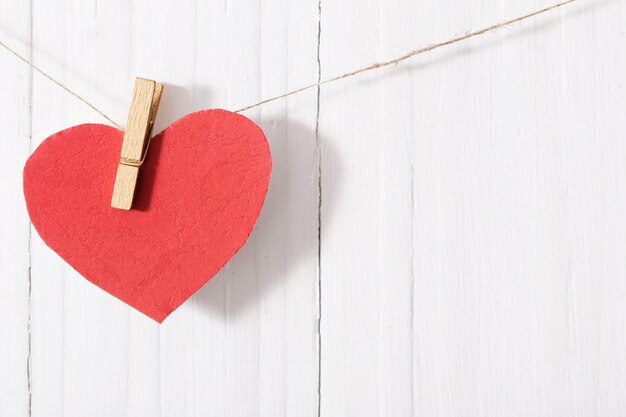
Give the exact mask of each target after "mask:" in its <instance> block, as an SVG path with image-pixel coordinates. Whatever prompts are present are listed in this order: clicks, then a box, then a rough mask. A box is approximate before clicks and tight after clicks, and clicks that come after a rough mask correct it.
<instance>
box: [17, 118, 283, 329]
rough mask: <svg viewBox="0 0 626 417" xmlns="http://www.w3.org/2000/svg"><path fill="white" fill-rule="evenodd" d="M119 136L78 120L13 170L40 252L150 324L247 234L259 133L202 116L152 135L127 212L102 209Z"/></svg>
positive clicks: (263, 164) (262, 149)
mask: <svg viewBox="0 0 626 417" xmlns="http://www.w3.org/2000/svg"><path fill="white" fill-rule="evenodd" d="M122 139H123V133H122V132H121V131H119V130H117V129H115V128H112V127H109V126H104V125H98V124H85V125H80V126H75V127H72V128H69V129H66V130H63V131H61V132H58V133H56V134H54V135H52V136H50V137H49V138H48V139H46V140H45V141H44V142H43V143H42V144H41V145H40V146H39V147H38V148H37V150H36V151H35V152H34V153H33V154H32V155H31V157H30V158H29V159H28V161H27V162H26V166H25V167H24V195H25V198H26V204H27V207H28V212H29V214H30V218H31V220H32V222H33V225H34V226H35V228H36V230H37V232H38V233H39V235H40V236H41V238H42V239H43V240H44V242H46V244H47V245H48V246H49V247H50V248H51V249H53V250H54V251H55V252H56V253H58V254H59V255H60V256H61V257H62V258H63V259H65V260H66V261H67V262H68V263H69V264H70V265H71V266H72V267H73V268H74V269H76V270H77V271H78V272H79V273H80V274H82V275H83V276H84V277H85V278H87V279H88V280H89V281H91V282H92V283H94V284H96V285H97V286H99V287H100V288H102V289H104V290H105V291H107V292H109V293H110V294H112V295H114V296H115V297H117V298H119V299H120V300H122V301H124V302H125V303H127V304H129V305H130V306H132V307H134V308H136V309H137V310H139V311H141V312H143V313H144V314H146V315H148V316H149V317H151V318H153V319H154V320H156V321H158V322H162V321H163V320H164V319H165V317H167V316H168V315H169V314H170V313H171V312H172V311H174V310H175V309H176V308H177V307H178V306H180V305H181V304H182V303H183V302H184V301H185V300H186V299H187V298H189V297H190V296H191V295H192V294H193V293H194V292H195V291H196V290H198V289H199V288H200V287H201V286H202V285H203V284H205V283H206V282H207V281H208V280H209V279H210V278H211V277H213V276H214V275H215V273H217V272H218V271H219V270H220V268H221V267H222V266H223V265H224V264H225V263H226V262H227V261H228V260H229V259H230V258H231V257H232V256H233V255H234V254H235V253H236V252H237V250H238V249H239V248H240V247H241V246H242V245H243V243H244V242H245V241H246V239H247V238H248V236H249V234H250V232H251V231H252V227H253V226H254V223H255V221H256V219H257V217H258V215H259V212H260V210H261V207H262V205H263V200H264V199H265V195H266V193H267V187H268V183H269V178H270V172H271V156H270V152H269V146H268V144H267V141H266V139H265V136H264V135H263V132H262V131H261V129H260V128H259V127H258V126H256V125H255V124H254V123H253V122H251V121H250V120H249V119H247V118H245V117H244V116H241V115H238V114H235V113H231V112H228V111H225V110H205V111H200V112H197V113H192V114H189V115H187V116H185V117H183V118H182V119H179V120H178V121H176V122H174V123H173V124H172V125H170V126H169V127H168V128H167V129H165V130H164V131H163V132H161V133H160V134H159V135H157V136H155V137H154V138H153V139H152V143H151V145H150V149H149V152H148V157H147V159H146V162H145V163H144V165H143V166H142V168H141V172H140V176H139V181H138V184H137V191H136V194H135V200H134V204H133V210H131V211H123V210H117V209H114V208H111V206H110V203H111V193H112V191H113V183H114V180H115V172H116V170H117V166H118V163H119V157H120V149H121V145H122Z"/></svg>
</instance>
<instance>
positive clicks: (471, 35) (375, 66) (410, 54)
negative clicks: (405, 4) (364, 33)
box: [235, 0, 576, 113]
mask: <svg viewBox="0 0 626 417" xmlns="http://www.w3.org/2000/svg"><path fill="white" fill-rule="evenodd" d="M575 1H576V0H567V1H564V2H561V3H557V4H553V5H552V6H548V7H545V8H543V9H540V10H536V11H534V12H532V13H529V14H526V15H524V16H520V17H516V18H514V19H510V20H507V21H505V22H501V23H497V24H495V25H492V26H489V27H486V28H483V29H480V30H477V31H475V32H470V33H467V34H465V35H461V36H458V37H455V38H452V39H448V40H447V41H443V42H440V43H435V44H432V45H428V46H425V47H423V48H420V49H415V50H413V51H410V52H407V53H406V54H404V55H402V56H400V57H398V58H395V59H392V60H391V61H384V62H378V63H375V64H371V65H369V66H367V67H363V68H359V69H357V70H354V71H350V72H346V73H345V74H341V75H338V76H335V77H332V78H327V79H325V80H322V81H319V82H317V83H313V84H310V85H307V86H304V87H300V88H297V89H295V90H292V91H288V92H286V93H283V94H281V95H278V96H275V97H271V98H268V99H265V100H261V101H259V102H258V103H254V104H251V105H249V106H245V107H242V108H240V109H238V110H235V113H240V112H243V111H246V110H249V109H252V108H254V107H258V106H260V105H262V104H265V103H270V102H272V101H275V100H279V99H281V98H285V97H289V96H291V95H294V94H297V93H300V92H302V91H306V90H309V89H311V88H315V87H319V86H321V85H324V84H328V83H332V82H335V81H339V80H343V79H344V78H350V77H354V76H355V75H359V74H363V73H364V72H368V71H372V70H375V69H379V68H384V67H388V66H390V65H395V64H399V63H400V62H402V61H405V60H407V59H409V58H412V57H414V56H416V55H421V54H424V53H426V52H430V51H433V50H435V49H439V48H442V47H444V46H448V45H452V44H455V43H457V42H462V41H465V40H468V39H470V38H474V37H476V36H480V35H483V34H485V33H487V32H492V31H494V30H497V29H501V28H503V27H505V26H509V25H512V24H513V23H517V22H521V21H522V20H526V19H529V18H531V17H534V16H537V15H540V14H542V13H546V12H549V11H550V10H554V9H558V8H559V7H562V6H565V5H566V4H569V3H573V2H575Z"/></svg>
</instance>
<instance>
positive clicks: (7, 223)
mask: <svg viewBox="0 0 626 417" xmlns="http://www.w3.org/2000/svg"><path fill="white" fill-rule="evenodd" d="M30 28H31V25H30V5H29V4H28V2H19V4H11V3H7V2H3V3H2V4H0V40H1V41H2V42H3V43H5V44H6V45H7V46H9V47H10V48H12V49H14V50H16V51H17V52H18V53H20V54H22V55H23V56H25V57H28V56H29V55H30ZM30 82H31V71H30V68H29V67H28V66H27V65H24V63H22V62H20V61H18V60H17V59H16V58H15V57H14V56H13V55H12V54H11V53H9V52H8V51H6V50H5V49H1V50H0V92H1V96H2V100H1V101H0V126H2V135H1V136H0V189H1V190H2V198H1V199H0V231H1V233H0V415H3V416H15V417H22V416H28V413H29V400H30V399H29V376H28V374H29V367H28V360H29V343H30V341H29V313H28V309H29V235H30V225H29V222H28V216H27V215H26V213H25V207H24V199H23V198H22V167H23V164H24V161H25V160H26V157H27V156H28V153H29V148H30V126H31V124H30V123H31V120H30Z"/></svg>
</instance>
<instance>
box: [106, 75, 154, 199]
mask: <svg viewBox="0 0 626 417" xmlns="http://www.w3.org/2000/svg"><path fill="white" fill-rule="evenodd" d="M162 93H163V85H162V84H157V83H156V82H155V81H153V80H146V79H144V78H136V79H135V87H134V89H133V98H132V101H131V103H130V110H129V113H128V122H127V123H126V130H125V131H124V141H123V142H122V150H121V154H120V164H119V166H118V168H117V173H116V175H115V183H114V186H113V196H112V197H111V207H113V208H117V209H121V210H130V209H131V207H132V205H133V198H134V196H135V187H136V185H137V178H139V168H140V166H141V164H142V163H143V160H144V158H145V154H146V151H147V149H148V146H149V145H150V139H151V136H152V126H153V125H154V121H155V118H156V115H157V111H158V109H159V103H160V101H161V94H162Z"/></svg>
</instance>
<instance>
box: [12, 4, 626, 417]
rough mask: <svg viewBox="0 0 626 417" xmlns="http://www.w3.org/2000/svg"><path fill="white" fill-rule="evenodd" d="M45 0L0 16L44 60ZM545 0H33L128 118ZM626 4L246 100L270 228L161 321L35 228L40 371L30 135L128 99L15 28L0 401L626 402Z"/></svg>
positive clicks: (487, 406) (273, 81)
mask: <svg viewBox="0 0 626 417" xmlns="http://www.w3.org/2000/svg"><path fill="white" fill-rule="evenodd" d="M22 3H25V2H10V3H7V4H2V5H0V11H1V12H2V13H0V22H1V24H2V25H1V27H0V34H1V35H2V37H3V40H6V41H7V42H10V43H11V45H12V46H15V47H16V48H18V49H19V50H20V52H22V53H24V54H26V55H28V54H29V53H30V46H29V45H30V33H31V26H30V22H31V10H30V8H29V5H28V4H22ZM26 3H28V2H26ZM547 5H549V2H547V1H545V0H531V1H528V2H519V3H514V2H507V3H503V2H496V1H494V0H488V1H482V2H473V3H471V4H470V3H466V4H463V3H459V2H453V1H451V0H445V1H434V0H431V1H419V2H415V1H409V0H384V1H383V0H345V1H342V2H330V1H326V0H321V2H319V1H318V0H305V1H303V2H298V3H297V4H295V3H294V2H289V1H287V0H273V1H271V2H267V1H265V2H261V1H259V0H244V1H240V2H231V1H225V2H200V1H192V0H183V1H180V2H176V4H174V3H172V2H166V1H165V0H157V1H148V0H139V1H135V2H119V1H118V2H101V1H100V2H98V1H96V0H90V1H81V2H75V1H70V0H54V1H48V0H34V1H33V3H32V36H33V37H32V41H33V43H32V44H33V59H34V60H35V62H36V63H37V64H38V65H39V66H40V67H42V68H46V70H47V71H49V73H50V74H51V75H53V76H54V77H55V78H56V79H59V80H60V81H62V82H64V83H65V84H66V85H69V86H72V88H73V89H74V90H76V91H77V92H78V93H79V94H80V95H81V96H83V97H85V98H87V99H88V100H89V101H90V102H93V103H94V104H95V105H97V107H98V108H102V109H106V110H107V114H110V115H111V116H112V117H113V118H114V120H116V121H117V122H118V123H119V122H122V121H123V120H125V118H126V115H127V112H128V91H129V89H130V88H131V86H132V82H133V78H134V77H135V76H138V75H140V76H144V77H148V78H152V79H157V80H160V81H161V80H162V81H163V82H164V83H165V84H166V91H165V93H164V96H163V101H162V103H161V106H160V110H159V118H158V120H157V126H156V127H155V130H156V132H158V131H160V130H161V129H162V128H163V127H164V126H166V125H167V124H169V123H171V122H172V121H174V120H176V119H177V118H179V117H180V116H182V115H184V114H186V113H189V112H191V111H194V110H199V109H202V108H209V107H223V108H227V109H236V108H241V107H244V106H246V105H248V104H251V103H254V102H256V101H259V100H260V99H263V98H266V97H271V96H275V95H278V94H281V93H283V92H284V91H287V90H290V89H294V88H297V87H300V86H302V85H307V84H310V83H312V82H315V81H317V80H318V77H319V75H320V74H318V70H321V76H322V77H324V78H326V77H330V76H334V75H337V74H341V73H343V72H346V71H349V70H351V69H353V68H357V67H360V66H365V65H368V64H370V63H372V62H378V61H383V60H386V59H389V58H392V57H395V56H398V55H400V54H402V53H403V52H405V51H407V50H412V49H415V48H416V47H419V46H424V45H427V44H431V43H435V42H438V41H441V40H444V39H448V38H450V37H452V36H456V35H459V34H462V33H465V32H466V31H471V30H472V29H476V28H480V27H484V26H488V25H490V24H493V23H494V22H498V21H501V20H505V19H508V18H511V17H513V16H517V15H521V14H525V13H527V12H529V11H531V10H533V9H538V8H541V7H545V6H547ZM320 13H321V16H320ZM139 17H140V19H139ZM624 22H626V7H625V6H624V3H623V2H620V1H615V0H607V1H604V0H600V1H594V2H591V1H590V2H583V1H581V2H577V4H575V5H573V6H571V7H568V8H567V9H563V10H560V11H558V12H556V13H552V14H550V15H548V16H543V17H540V18H539V19H536V20H533V22H530V23H524V24H516V25H512V26H510V27H508V28H507V29H505V30H502V31H499V32H498V33H497V34H493V35H487V36H485V37H482V38H479V39H473V40H471V41H469V42H467V43H464V44H460V45H456V46H453V47H450V48H445V49H442V50H439V51H436V52H434V53H432V54H429V55H427V56H423V57H421V58H420V59H417V60H415V61H411V62H410V63H408V64H407V65H401V66H396V67H393V68H388V69H385V70H382V71H380V72H376V73H372V74H368V75H365V76H363V77H359V78H355V79H352V80H346V81H342V82H340V83H337V84H333V85H328V86H324V87H322V88H321V91H320V95H319V100H318V95H317V94H316V92H315V91H311V92H306V93H303V94H302V95H298V96H293V97H290V98H288V99H287V100H284V101H277V102H275V103H271V104H268V105H267V106H263V107H260V108H258V109H254V110H252V111H249V112H247V113H246V116H248V117H250V118H251V119H253V120H254V121H255V122H256V123H258V124H260V126H261V127H262V128H263V129H264V131H265V133H266V135H267V137H268V140H269V141H270V145H271V151H272V156H273V160H274V171H273V176H272V180H271V184H270V191H269V194H268V198H267V201H266V204H265V207H264V210H263V212H262V214H261V217H260V219H259V223H258V225H257V227H256V229H255V231H254V232H253V234H252V236H251V238H250V241H249V242H248V243H247V244H246V245H245V246H244V248H243V249H242V251H241V252H240V253H238V254H237V256H236V257H235V258H234V259H233V260H232V262H230V263H229V264H228V265H227V266H226V268H225V269H224V270H223V271H222V272H221V273H220V275H219V276H218V277H216V278H215V279H213V280H212V281H211V282H210V283H209V284H208V285H206V286H205V287H204V288H203V289H201V290H200V291H199V292H198V294H196V295H195V296H194V297H193V298H192V299H191V300H190V301H189V302H188V303H186V304H185V305H183V307H181V308H180V309H179V310H178V311H177V312H176V313H175V314H174V315H173V316H172V317H170V319H168V321H167V322H166V323H165V324H164V325H162V326H158V325H156V324H154V323H152V322H150V321H149V320H148V319H144V318H143V317H141V316H140V315H137V314H136V313H134V312H133V311H132V310H130V309H129V308H127V307H125V306H124V305H123V304H121V303H120V302H118V301H117V300H115V299H112V298H111V297H109V296H107V295H106V294H104V293H103V292H101V291H99V290H97V289H96V288H94V287H93V286H91V285H90V284H88V283H87V282H86V281H85V280H84V279H82V278H81V277H80V276H79V275H78V274H77V273H75V272H74V271H72V270H71V269H70V268H69V267H67V266H66V265H65V264H64V263H63V262H62V261H61V260H60V259H59V258H58V257H57V256H56V255H54V254H53V253H51V251H50V250H49V249H48V248H46V247H45V246H44V245H43V244H42V242H41V241H40V240H39V238H38V237H37V235H36V233H33V236H32V240H31V248H32V249H31V258H32V271H31V275H32V296H31V297H30V317H31V333H30V338H31V350H30V352H31V354H32V355H31V362H30V364H31V367H30V372H29V371H28V369H27V366H26V364H27V358H28V355H29V334H28V317H29V295H28V265H29V264H28V241H29V236H28V233H29V230H28V225H27V223H26V222H27V219H26V217H25V210H24V207H23V203H22V198H21V190H20V170H21V166H22V164H23V161H24V158H25V157H26V154H27V153H28V146H27V143H28V136H29V133H28V132H30V129H31V123H32V134H33V136H32V137H33V144H32V145H33V146H36V145H37V144H38V141H39V140H41V139H43V138H45V137H47V136H48V135H49V134H51V133H53V132H55V131H58V130H61V129H63V128H66V127H68V126H71V125H74V124H79V123H85V122H103V120H101V119H100V118H99V117H98V115H97V114H94V113H93V112H92V110H90V109H89V108H86V107H85V106H84V105H83V104H81V103H79V102H76V100H75V99H73V98H72V97H69V96H67V94H65V93H64V92H63V91H60V90H59V89H58V87H56V86H54V85H50V83H49V82H48V81H47V80H45V79H42V78H41V77H39V76H37V75H35V76H34V77H33V84H32V100H31V96H30V94H31V89H30V87H29V85H30V71H29V70H28V68H24V67H23V66H22V64H19V63H15V62H14V61H13V59H12V58H11V57H10V56H9V55H5V54H4V53H2V52H1V51H0V62H1V63H2V65H0V75H1V76H2V77H0V80H1V81H0V85H1V86H2V87H1V91H2V93H3V97H6V96H7V94H8V97H9V99H7V100H3V101H2V104H0V106H1V107H2V112H0V118H1V119H2V123H1V125H2V126H3V129H4V130H3V133H4V134H3V139H1V142H0V143H1V144H2V145H1V146H2V153H1V154H0V155H1V156H0V158H2V164H0V166H2V167H3V168H2V172H3V175H2V176H0V184H1V185H2V187H3V188H2V189H3V190H6V191H5V193H6V194H5V196H6V197H5V198H4V199H2V200H1V201H0V210H1V213H2V217H1V219H2V222H3V223H2V232H3V233H2V235H1V237H0V249H1V252H0V254H1V256H2V263H1V264H0V268H1V273H2V275H1V277H0V300H1V302H0V312H1V313H2V317H3V318H2V319H0V341H1V342H2V343H1V344H0V415H3V416H4V415H7V416H9V415H10V416H28V415H32V416H67V417H74V416H81V415H89V416H90V417H99V416H103V417H104V416H111V415H115V416H142V415H150V416H182V417H185V416H196V415H218V416H219V415H224V416H305V417H306V416H317V415H320V416H328V417H331V416H332V417H335V416H359V417H369V416H380V417H383V416H385V417H386V416H411V415H413V416H441V417H444V416H446V417H447V416H458V415H468V416H503V415H505V416H546V417H548V416H550V417H553V416H572V415H581V416H602V417H605V416H622V415H624V414H626V397H625V396H624V395H623V392H626V356H625V355H624V352H625V351H626V331H625V330H624V329H626V320H625V317H626V310H625V307H624V299H625V298H626V281H625V280H624V279H623V277H624V276H625V275H626V261H625V259H626V257H624V256H623V255H624V253H626V216H624V213H626V188H625V187H624V184H626V149H625V147H626V146H625V142H624V140H623V132H624V131H626V118H625V117H624V114H626V84H625V83H624V82H623V80H624V74H626V43H625V42H624V30H625V27H624ZM318 24H319V26H318ZM318 29H321V36H320V37H319V39H318ZM318 40H319V41H320V44H319V61H318ZM318 65H319V66H318ZM31 105H32V122H31V117H30V111H29V108H30V106H31ZM318 109H319V118H318ZM20 138H21V139H20ZM320 179H321V188H320V183H319V181H320ZM320 189H321V195H320V194H319V191H320ZM318 216H319V218H318ZM318 220H319V221H320V222H319V223H318ZM318 233H319V236H320V237H321V240H320V241H318ZM318 251H319V257H318ZM318 291H319V293H318ZM320 306H321V310H319V309H318V308H319V307H320ZM318 325H319V326H320V327H319V333H318ZM29 377H30V381H31V391H32V399H31V400H32V402H31V407H30V410H29V389H28V381H29ZM318 407H319V414H318Z"/></svg>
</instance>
